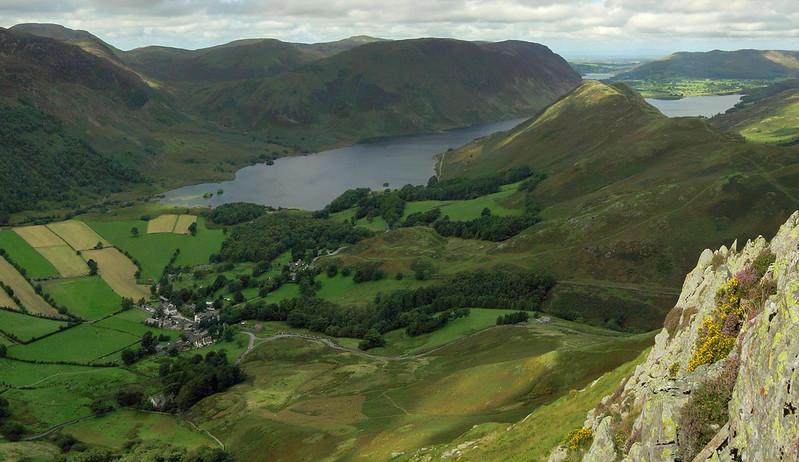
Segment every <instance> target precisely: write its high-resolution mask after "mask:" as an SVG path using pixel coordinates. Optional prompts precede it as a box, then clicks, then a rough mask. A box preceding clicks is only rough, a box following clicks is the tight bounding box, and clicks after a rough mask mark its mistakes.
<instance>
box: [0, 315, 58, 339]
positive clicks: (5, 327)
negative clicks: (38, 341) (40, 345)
mask: <svg viewBox="0 0 799 462" xmlns="http://www.w3.org/2000/svg"><path fill="white" fill-rule="evenodd" d="M66 325H67V323H65V322H63V321H55V320H50V319H44V318H38V317H35V316H29V315H27V314H23V313H15V312H11V311H6V310H0V332H2V333H6V334H13V335H14V336H15V337H16V338H18V339H19V340H21V341H23V342H27V341H29V340H31V339H33V338H37V337H41V336H42V335H46V334H49V333H51V332H56V331H57V330H58V329H59V328H62V327H66Z"/></svg>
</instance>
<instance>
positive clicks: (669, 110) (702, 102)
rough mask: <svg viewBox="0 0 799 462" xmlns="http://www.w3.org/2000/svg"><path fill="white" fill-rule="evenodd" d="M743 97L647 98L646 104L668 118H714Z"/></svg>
mask: <svg viewBox="0 0 799 462" xmlns="http://www.w3.org/2000/svg"><path fill="white" fill-rule="evenodd" d="M741 96H743V95H718V96H686V97H685V98H681V99H654V98H647V99H646V102H647V103H649V104H651V105H652V106H655V107H656V108H658V109H659V110H660V112H662V113H663V115H666V116H668V117H685V116H705V117H713V116H714V115H716V114H720V113H722V112H725V111H726V110H727V109H729V108H731V107H733V106H735V105H736V104H737V103H738V101H740V100H741Z"/></svg>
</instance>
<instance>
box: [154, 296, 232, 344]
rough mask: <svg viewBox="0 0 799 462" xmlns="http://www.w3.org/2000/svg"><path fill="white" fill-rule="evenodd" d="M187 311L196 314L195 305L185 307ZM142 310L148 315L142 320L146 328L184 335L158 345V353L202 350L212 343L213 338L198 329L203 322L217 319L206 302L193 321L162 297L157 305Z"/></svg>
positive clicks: (216, 314)
mask: <svg viewBox="0 0 799 462" xmlns="http://www.w3.org/2000/svg"><path fill="white" fill-rule="evenodd" d="M186 307H187V308H188V309H190V310H191V311H195V312H196V306H195V305H193V304H192V305H186ZM143 308H144V310H145V311H147V312H148V313H150V317H149V318H147V319H145V320H144V323H145V324H147V325H148V326H152V327H158V328H161V329H172V330H179V331H181V332H182V333H183V334H184V335H182V336H181V338H179V339H176V340H173V341H171V342H169V343H166V344H159V345H158V347H157V349H158V351H159V352H166V351H169V350H173V349H174V350H177V351H182V350H187V349H190V348H192V347H194V348H202V347H204V346H208V345H211V344H212V343H214V339H213V337H211V335H209V334H208V332H207V331H206V330H205V329H203V328H202V327H200V326H201V325H202V324H203V321H205V320H209V319H219V313H217V311H216V310H215V309H214V306H213V303H211V302H207V303H206V305H205V311H202V312H197V313H196V314H195V315H194V319H189V318H187V317H185V316H183V315H182V314H181V313H180V311H178V309H177V307H176V306H175V305H174V304H173V303H171V302H170V301H169V300H167V299H166V298H164V297H161V298H160V300H159V302H158V304H146V305H144V307H143Z"/></svg>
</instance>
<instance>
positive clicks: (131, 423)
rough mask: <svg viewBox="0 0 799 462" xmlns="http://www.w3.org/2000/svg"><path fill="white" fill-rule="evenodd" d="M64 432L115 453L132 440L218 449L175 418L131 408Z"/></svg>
mask: <svg viewBox="0 0 799 462" xmlns="http://www.w3.org/2000/svg"><path fill="white" fill-rule="evenodd" d="M63 432H64V433H67V434H70V435H72V436H74V437H76V438H77V439H79V440H81V441H83V442H85V443H88V444H90V445H93V446H102V447H106V448H110V449H117V450H118V449H122V447H123V445H124V444H125V443H126V442H128V441H131V440H139V441H142V442H148V441H157V442H161V443H168V444H173V445H176V446H182V447H185V448H188V449H196V448H198V447H202V446H209V447H213V446H217V443H216V442H215V441H214V440H212V439H211V438H210V437H208V436H207V435H206V434H205V433H201V432H198V431H195V430H193V429H192V428H191V426H190V425H189V424H187V423H185V422H182V421H181V420H180V419H179V418H178V417H175V416H170V415H163V414H154V413H147V412H141V411H134V410H130V409H123V410H119V411H115V412H112V413H110V414H106V415H104V416H102V417H100V418H98V419H92V420H87V421H85V422H80V423H77V424H72V425H68V426H67V427H65V428H64V430H63Z"/></svg>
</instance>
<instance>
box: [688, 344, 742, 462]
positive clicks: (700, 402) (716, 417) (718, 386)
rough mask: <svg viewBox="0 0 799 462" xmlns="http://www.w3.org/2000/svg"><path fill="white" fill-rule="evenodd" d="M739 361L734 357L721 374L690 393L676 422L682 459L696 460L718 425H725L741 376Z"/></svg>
mask: <svg viewBox="0 0 799 462" xmlns="http://www.w3.org/2000/svg"><path fill="white" fill-rule="evenodd" d="M738 366H739V360H738V357H737V356H736V355H733V356H731V357H730V358H729V359H728V360H727V363H726V364H725V365H724V369H723V370H722V372H721V374H719V375H718V376H717V377H714V378H712V379H709V380H706V381H705V382H704V383H702V384H701V385H700V386H699V387H698V388H697V389H696V390H694V391H693V392H692V393H691V398H690V399H689V400H688V402H686V403H685V406H683V408H682V409H681V410H680V416H679V419H678V422H677V425H678V426H677V428H678V430H677V438H678V441H679V452H678V455H679V456H680V457H681V460H693V458H694V456H696V454H697V453H698V452H699V451H701V450H702V448H703V447H704V446H705V445H706V444H707V443H708V442H709V441H710V440H711V438H713V436H714V435H715V434H716V432H717V431H718V428H717V426H721V425H724V423H725V422H727V420H728V418H729V414H728V409H727V404H728V403H729V401H730V399H731V398H732V390H733V387H734V386H735V380H736V379H737V377H738Z"/></svg>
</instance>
